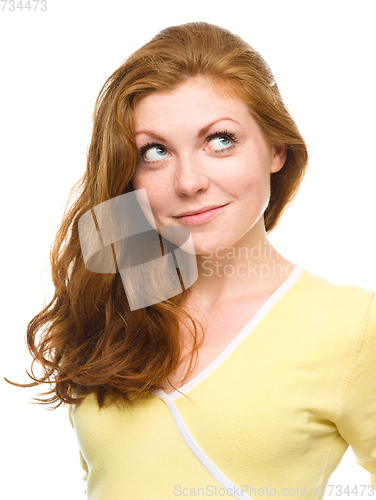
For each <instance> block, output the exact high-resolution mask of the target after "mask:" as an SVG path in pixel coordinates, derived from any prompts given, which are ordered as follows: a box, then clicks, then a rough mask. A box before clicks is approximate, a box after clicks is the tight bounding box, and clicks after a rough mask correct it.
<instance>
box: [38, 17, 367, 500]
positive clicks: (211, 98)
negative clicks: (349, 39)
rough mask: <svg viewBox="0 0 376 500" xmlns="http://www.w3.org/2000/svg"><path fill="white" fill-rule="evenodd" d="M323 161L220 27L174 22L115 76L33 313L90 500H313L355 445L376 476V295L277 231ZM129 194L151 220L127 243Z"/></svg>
mask: <svg viewBox="0 0 376 500" xmlns="http://www.w3.org/2000/svg"><path fill="white" fill-rule="evenodd" d="M307 161H308V155H307V149H306V145H305V143H304V140H303V138H302V137H301V135H300V133H299V131H298V129H297V127H296V125H295V123H294V121H293V120H292V118H291V117H290V115H289V113H288V111H287V109H286V107H285V106H284V104H283V101H282V98H281V96H280V93H279V90H278V87H277V85H276V83H275V81H274V79H273V75H272V73H271V71H270V69H269V68H268V67H267V65H266V63H265V61H264V60H263V59H262V57H261V56H260V55H259V54H258V53H257V52H255V51H254V50H253V49H252V48H251V47H249V46H248V45H247V44H246V43H245V42H244V41H243V40H241V39H240V38H239V37H237V36H235V35H233V34H231V33H230V32H228V31H226V30H224V29H222V28H219V27H217V26H213V25H210V24H207V23H190V24H186V25H181V26H175V27H171V28H167V29H165V30H163V31H162V32H160V33H159V34H158V35H157V36H156V37H154V38H153V39H152V40H151V41H150V42H148V43H147V44H146V45H145V46H143V47H141V48H140V49H139V50H138V51H136V52H135V53H134V54H133V55H132V56H130V57H129V58H128V59H127V60H126V61H125V62H124V64H123V65H122V66H121V67H120V68H119V69H118V70H117V71H115V72H114V74H113V75H112V76H111V77H110V78H109V79H108V80H107V82H106V84H105V85H104V86H103V88H102V90H101V92H100V95H99V97H98V100H97V103H96V108H95V112H94V121H93V133H92V140H91V144H90V148H89V152H88V163H87V171H86V174H85V176H84V178H83V179H82V182H81V184H80V188H81V191H80V193H79V196H78V198H77V201H76V202H75V203H74V204H73V205H72V207H71V209H70V211H69V212H68V213H67V214H66V215H65V218H64V220H63V223H62V226H61V228H60V231H59V233H58V235H57V238H56V242H55V246H54V249H53V252H52V273H53V279H54V284H55V289H56V292H55V296H54V299H53V300H52V302H51V304H49V306H47V307H46V308H45V309H44V310H42V311H41V312H40V313H39V314H38V315H37V316H36V317H35V318H34V319H33V320H32V321H31V322H30V324H29V327H28V342H29V346H30V349H31V351H32V352H33V354H34V358H35V359H34V360H35V361H37V362H40V363H41V364H42V366H43V368H44V371H45V376H44V377H43V378H41V379H38V378H37V377H35V378H34V380H35V382H34V384H35V385H36V384H41V383H45V382H49V383H50V384H51V389H50V391H49V392H47V393H46V396H49V397H45V398H44V399H40V401H44V402H45V403H56V404H57V406H58V405H59V404H61V403H67V404H70V405H71V406H70V416H71V423H72V425H73V426H74V428H75V430H76V433H77V436H78V441H79V445H80V456H81V463H82V466H83V468H84V469H85V471H86V474H85V479H86V480H87V495H88V498H92V499H94V498H98V499H105V500H115V499H124V498H134V499H145V498H153V499H164V500H166V499H169V498H175V497H176V496H205V495H208V496H217V495H218V496H229V497H234V498H256V497H258V496H265V495H271V496H287V495H289V496H291V495H303V496H305V497H315V496H317V495H320V494H323V493H324V491H325V487H326V485H327V483H328V480H329V477H330V475H331V473H332V472H333V471H334V470H335V468H336V467H337V465H338V464H339V462H340V460H341V457H342V456H343V454H344V452H345V451H346V449H347V447H348V446H349V445H351V446H352V448H353V451H354V453H355V457H356V460H357V461H358V463H359V464H360V465H362V466H363V467H364V468H365V469H366V470H367V471H368V472H369V473H370V474H371V484H372V485H373V486H375V485H376V432H375V426H374V421H375V414H376V398H375V393H376V384H375V383H374V380H375V367H374V365H375V363H374V362H373V355H374V352H375V348H376V300H375V299H374V296H375V293H374V292H373V291H366V290H363V289H361V288H359V287H355V286H351V285H348V286H339V285H336V284H334V283H331V282H329V281H327V280H325V279H323V278H321V277H318V276H315V275H313V274H311V273H309V272H307V271H306V270H305V269H303V268H302V267H301V266H300V265H297V264H293V263H291V262H290V261H289V260H288V259H286V258H285V257H283V256H282V255H281V254H280V253H279V252H278V251H277V250H276V249H275V248H274V247H273V246H272V245H271V243H270V242H269V240H268V238H267V235H268V233H270V232H271V231H272V230H273V229H274V228H275V227H276V225H277V224H278V222H279V221H280V219H281V217H282V214H283V213H284V211H285V210H286V208H287V207H288V205H289V204H290V202H291V201H292V199H293V198H294V196H295V194H296V193H297V190H298V189H299V186H300V185H301V183H302V180H303V178H304V174H305V170H306V165H307ZM125 200H126V201H125ZM128 200H132V203H133V206H132V207H133V208H135V205H134V203H135V201H137V202H138V203H139V207H141V208H142V213H143V214H144V216H145V220H147V221H148V222H149V224H150V229H151V232H150V231H149V232H148V231H147V225H145V227H144V228H143V230H141V229H140V228H139V225H138V224H134V225H133V232H128V233H127V235H128V236H132V238H133V239H132V238H128V239H127V238H126V237H125V234H126V233H125V232H122V229H121V228H122V227H123V224H125V225H127V228H130V227H131V225H132V217H128V219H127V220H126V221H124V220H123V219H122V218H121V217H120V216H119V214H120V212H119V210H118V211H116V210H117V209H116V208H114V205H113V204H112V203H113V202H114V203H115V202H116V203H119V205H118V207H119V206H123V207H128V208H129V206H128V205H126V204H125V205H121V203H123V201H124V203H127V201H128ZM127 210H128V209H125V212H127ZM129 210H130V209H129ZM187 212H188V214H187ZM190 212H196V213H197V212H200V213H201V215H197V214H196V215H194V214H190ZM123 215H124V214H123ZM126 215H129V214H126ZM107 217H110V218H107ZM109 220H110V221H111V223H109ZM106 221H107V224H106V223H105V222H106ZM133 222H134V221H133ZM171 227H172V230H171ZM93 228H95V230H94V229H93ZM169 229H170V232H168V230H169ZM187 230H188V231H187ZM96 231H99V234H102V236H101V237H102V240H101V244H99V243H98V241H99V239H100V236H98V233H97V232H96ZM105 231H109V232H110V233H111V234H110V236H109V235H108V234H107V236H106V237H105V236H103V235H104V232H105ZM117 231H120V232H119V233H117ZM142 231H144V232H145V233H148V234H147V237H146V238H145V240H142V236H141V237H139V234H140V233H142ZM120 233H121V235H122V237H120V236H119V234H120ZM137 233H139V234H137ZM152 234H154V235H157V236H158V238H157V240H155V239H153V238H152V236H151V235H152ZM95 238H97V239H95ZM140 238H141V239H140ZM94 240H95V241H94ZM106 242H107V245H106ZM141 242H143V244H141ZM96 245H97V246H96ZM184 245H185V246H184ZM179 247H180V248H179ZM179 249H180V250H181V252H180V254H179ZM182 249H183V250H182ZM184 249H185V251H184ZM140 253H142V256H141V257H140ZM192 253H194V254H195V256H196V259H195V263H196V265H197V268H196V269H193V270H192V260H190V259H189V255H192ZM178 255H180V257H182V256H185V259H186V260H185V261H184V260H183V261H180V264H181V266H180V265H178V264H179V262H178V259H177V256H178ZM161 256H163V258H162V257H161ZM173 256H174V257H173ZM157 258H160V260H159V261H157V262H154V264H153V265H151V267H148V265H149V263H150V262H153V260H154V261H155V259H157ZM172 258H173V259H174V260H172ZM137 259H138V260H137ZM168 262H169V263H171V262H172V263H173V264H174V265H176V270H177V271H176V272H177V276H178V279H177V278H176V279H175V282H174V283H175V285H176V283H177V282H179V284H180V288H179V291H177V290H178V288H176V286H175V285H174V286H175V288H174V290H175V292H174V293H172V290H173V287H172V288H171V287H170V285H171V283H172V282H173V271H175V267H174V265H173V266H172V268H171V267H168ZM184 263H188V268H187V269H188V271H189V272H192V271H193V272H194V271H195V270H196V271H197V273H196V276H195V279H193V280H188V281H187V280H186V277H187V275H189V273H188V274H187V273H186V272H185V271H187V269H185V271H184ZM179 268H180V269H179ZM150 270H151V271H150ZM116 271H119V272H116ZM190 276H192V274H191V275H190ZM187 283H188V285H187ZM141 285H142V286H141ZM169 287H170V288H169ZM156 298H157V299H159V300H156ZM137 300H138V301H137ZM142 301H144V302H142ZM142 303H143V304H144V305H143V306H140V304H142ZM42 328H44V333H43V336H42V338H41V339H40V341H39V343H37V342H36V340H35V339H36V334H37V333H38V332H39V331H40V330H41V329H42ZM372 380H373V383H372ZM367 488H368V486H367ZM368 491H369V490H367V492H368Z"/></svg>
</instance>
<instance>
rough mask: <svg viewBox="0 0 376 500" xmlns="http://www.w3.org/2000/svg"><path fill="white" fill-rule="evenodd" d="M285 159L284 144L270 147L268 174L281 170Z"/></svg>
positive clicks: (285, 149) (285, 150)
mask: <svg viewBox="0 0 376 500" xmlns="http://www.w3.org/2000/svg"><path fill="white" fill-rule="evenodd" d="M286 158H287V147H286V146H285V145H284V144H279V145H277V146H272V163H271V166H270V173H271V174H273V173H275V172H278V171H279V170H281V168H282V167H283V165H284V164H285V161H286Z"/></svg>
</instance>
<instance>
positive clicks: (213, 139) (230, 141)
mask: <svg viewBox="0 0 376 500" xmlns="http://www.w3.org/2000/svg"><path fill="white" fill-rule="evenodd" d="M207 141H208V146H209V151H213V152H217V153H220V152H222V151H226V150H228V149H232V148H234V147H235V144H236V143H237V142H238V140H237V138H236V137H235V134H233V133H232V132H229V131H227V130H226V131H223V132H215V133H214V134H211V135H209V137H208V138H207Z"/></svg>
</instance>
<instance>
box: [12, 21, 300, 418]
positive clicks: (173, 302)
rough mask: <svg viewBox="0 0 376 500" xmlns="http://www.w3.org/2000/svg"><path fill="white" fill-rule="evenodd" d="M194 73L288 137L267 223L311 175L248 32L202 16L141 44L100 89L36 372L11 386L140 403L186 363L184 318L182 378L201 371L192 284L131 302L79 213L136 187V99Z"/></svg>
mask: <svg viewBox="0 0 376 500" xmlns="http://www.w3.org/2000/svg"><path fill="white" fill-rule="evenodd" d="M196 76H200V77H204V78H209V79H210V81H211V82H212V83H214V84H215V85H217V86H218V89H221V90H224V89H225V90H226V91H227V92H230V93H232V94H236V95H238V96H239V97H241V99H242V100H243V101H244V102H245V103H246V104H247V105H248V107H249V111H250V112H251V113H252V115H253V117H254V118H255V119H256V121H257V122H258V124H259V126H260V128H261V130H262V132H263V134H264V137H265V139H266V142H267V143H268V144H269V145H275V144H281V143H282V144H284V145H285V146H286V148H287V158H286V162H285V164H284V166H283V168H282V169H281V170H279V171H278V172H275V173H272V174H271V191H270V201H269V204H268V207H267V208H266V211H265V213H264V221H265V229H266V232H267V233H269V232H270V231H272V230H273V229H274V228H275V227H276V226H277V224H278V222H279V220H280V219H281V216H282V214H283V213H284V211H285V210H286V208H287V207H288V206H289V204H290V203H291V201H292V200H293V198H294V196H295V195H296V193H297V191H298V189H299V187H300V185H301V183H302V180H303V178H304V174H305V170H306V166H307V162H308V153H307V147H306V144H305V142H304V140H303V138H302V136H301V135H300V133H299V130H298V128H297V126H296V125H295V123H294V121H293V119H292V118H291V116H290V114H289V112H288V110H287V108H286V107H285V105H284V103H283V100H282V98H281V95H280V92H279V90H278V86H277V84H276V82H275V80H274V77H273V74H272V72H271V70H270V68H269V67H268V65H267V64H266V63H265V61H264V60H263V58H262V57H261V56H260V54H259V53H258V52H256V51H255V50H254V49H253V48H252V47H250V46H249V45H248V44H247V43H246V42H245V41H244V40H242V39H241V38H240V37H238V36H236V35H234V34H232V33H231V32H229V31H228V30H226V29H224V28H221V27H218V26H215V25H212V24H208V23H203V22H195V23H188V24H183V25H179V26H172V27H169V28H166V29H164V30H162V31H160V32H159V33H158V34H157V35H156V36H155V37H154V38H152V39H151V40H150V41H149V42H148V43H146V44H145V45H144V46H143V47H141V48H140V49H138V50H137V51H136V52H134V53H133V54H132V55H131V56H130V57H129V58H127V59H126V60H125V62H124V63H123V64H122V65H121V66H120V67H119V68H118V69H117V70H116V71H115V72H114V73H113V74H112V75H111V76H110V77H109V78H108V79H107V81H106V82H105V83H104V85H103V87H102V89H101V91H100V93H99V96H98V98H97V101H96V104H95V109H94V113H93V118H92V122H93V126H92V135H91V141H90V145H89V148H88V154H87V167H86V172H85V174H84V175H83V177H82V179H80V181H78V183H77V184H76V185H75V186H74V187H73V188H72V190H71V194H70V198H69V199H70V200H71V201H70V202H69V203H70V206H68V207H67V208H66V210H65V213H64V216H63V220H62V223H61V226H60V228H59V230H58V232H57V234H56V238H55V240H54V243H53V245H52V248H51V252H50V264H51V274H52V280H53V284H54V287H55V292H54V296H53V298H52V300H51V302H50V303H49V304H48V305H47V306H45V307H44V308H43V309H42V311H40V312H39V313H38V314H37V315H36V316H35V317H34V318H33V319H32V320H31V321H30V323H29V324H28V327H27V344H28V348H29V351H30V353H31V354H32V357H33V360H32V365H31V370H30V372H27V373H28V375H29V376H30V377H31V378H32V380H33V382H32V383H30V384H15V383H14V385H18V386H22V387H30V386H37V385H40V384H48V386H49V387H48V389H47V390H46V391H45V392H42V393H41V394H39V397H36V398H34V399H35V400H36V401H37V402H39V403H42V404H48V405H54V407H55V408H56V407H58V406H60V405H61V404H62V403H66V404H76V403H79V402H81V401H82V399H83V398H84V397H85V396H86V395H87V394H89V393H92V392H94V393H95V395H96V397H97V401H98V405H99V407H102V406H103V405H104V403H105V399H106V397H107V396H109V397H110V398H111V399H113V400H115V399H118V398H120V399H121V400H123V401H125V402H131V400H132V399H134V398H138V397H141V396H143V395H146V394H148V393H150V392H151V391H153V390H155V389H158V388H160V386H161V383H162V382H163V381H165V380H168V376H169V375H170V374H171V373H172V372H173V371H174V370H175V369H176V368H177V366H178V364H179V362H180V357H181V345H180V336H179V321H183V322H184V323H185V325H186V327H187V328H188V331H189V332H190V334H191V335H192V339H193V348H192V350H191V352H190V353H189V360H190V363H189V367H188V370H187V372H186V374H185V377H184V380H186V379H187V378H188V377H189V375H190V373H191V372H192V369H193V368H192V367H193V360H194V358H196V359H197V354H198V349H199V347H200V345H201V343H202V342H203V337H204V330H203V328H202V325H201V324H200V323H199V322H198V321H197V320H196V319H195V318H193V317H192V316H191V315H189V314H188V313H187V312H186V311H185V310H184V308H183V307H182V300H183V299H184V297H186V294H187V290H184V291H182V292H181V293H180V294H178V295H176V296H174V297H172V298H170V299H168V300H164V301H162V302H159V303H156V304H154V305H151V306H148V307H144V308H141V309H138V310H133V311H132V310H131V309H130V307H129V303H128V300H127V295H126V293H125V291H124V287H123V285H122V281H121V279H120V276H119V273H115V274H110V273H107V274H106V273H105V274H100V273H93V272H90V271H88V270H87V269H86V267H85V263H84V260H83V256H82V252H81V247H80V240H79V231H78V221H79V219H80V217H81V216H82V215H83V214H84V213H85V212H87V211H88V210H93V208H94V207H95V206H96V205H98V204H101V203H103V202H105V201H107V200H110V199H113V198H115V197H117V196H119V195H121V194H125V193H129V192H130V191H132V187H131V179H132V176H133V174H134V171H135V167H136V162H137V149H136V144H135V140H134V132H133V110H134V109H135V106H137V103H138V102H139V100H140V99H142V98H143V97H145V96H146V95H148V94H150V93H151V92H155V91H158V90H166V89H173V88H174V87H176V86H177V85H179V84H181V83H183V82H184V81H186V80H187V79H189V78H192V77H196ZM73 197H75V199H74V201H72V199H73ZM159 251H160V250H159ZM151 252H152V250H151ZM159 255H160V254H159ZM150 258H152V254H150ZM149 278H150V283H151V286H158V281H157V280H156V279H154V278H155V277H154V278H153V276H151V277H149ZM168 279H169V277H166V280H168ZM190 325H191V327H190ZM198 327H200V328H198ZM199 330H201V333H202V337H201V340H200V339H199V335H198V333H199ZM35 363H39V364H40V365H41V366H42V369H43V376H41V377H38V376H36V375H35V372H34V371H33V367H34V364H35ZM11 383H12V382H11Z"/></svg>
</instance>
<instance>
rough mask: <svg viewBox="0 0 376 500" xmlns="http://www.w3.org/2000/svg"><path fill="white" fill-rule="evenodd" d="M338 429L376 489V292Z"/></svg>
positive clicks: (353, 363)
mask: <svg viewBox="0 0 376 500" xmlns="http://www.w3.org/2000/svg"><path fill="white" fill-rule="evenodd" d="M342 397H343V399H342V403H343V405H342V412H341V418H340V420H339V422H337V428H338V431H339V432H340V434H341V436H342V437H343V439H344V440H345V441H346V442H347V443H348V444H349V446H351V448H352V450H353V454H354V457H355V460H356V462H357V463H358V464H359V465H361V466H362V467H363V468H364V469H365V470H366V471H368V472H369V473H370V484H371V485H372V486H373V488H374V489H376V293H375V292H374V293H373V295H372V296H371V301H370V304H369V308H368V311H367V314H366V317H365V320H364V324H363V330H362V332H361V334H360V337H359V339H358V343H357V347H356V350H355V352H354V353H353V357H352V360H351V364H350V367H349V370H348V373H347V376H346V381H345V384H344V387H343V393H342Z"/></svg>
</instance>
